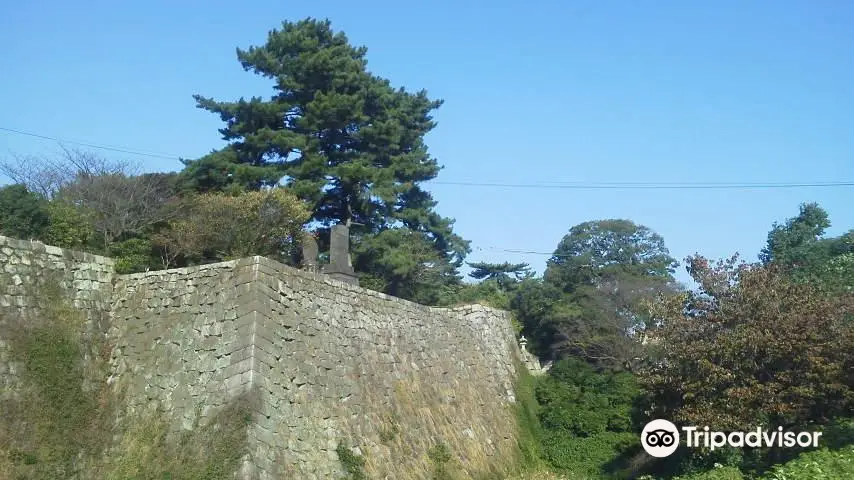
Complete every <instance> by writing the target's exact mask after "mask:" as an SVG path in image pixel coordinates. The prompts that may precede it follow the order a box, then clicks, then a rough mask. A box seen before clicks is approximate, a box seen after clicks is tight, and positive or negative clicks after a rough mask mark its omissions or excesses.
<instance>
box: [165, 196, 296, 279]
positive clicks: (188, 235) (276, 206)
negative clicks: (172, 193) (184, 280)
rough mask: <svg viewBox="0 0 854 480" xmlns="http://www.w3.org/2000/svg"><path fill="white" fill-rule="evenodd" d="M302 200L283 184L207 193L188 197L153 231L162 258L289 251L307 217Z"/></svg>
mask: <svg viewBox="0 0 854 480" xmlns="http://www.w3.org/2000/svg"><path fill="white" fill-rule="evenodd" d="M308 215H309V212H308V209H307V208H306V207H305V205H304V204H303V202H301V201H300V200H299V199H297V198H296V197H295V196H294V195H293V194H291V193H290V192H288V191H286V190H284V189H282V188H273V189H268V190H264V191H254V192H246V193H243V194H240V195H237V196H233V195H227V194H218V193H207V194H202V195H198V196H195V197H192V198H190V200H189V201H188V202H186V205H185V207H184V209H183V211H182V218H181V219H180V220H173V221H171V222H170V223H169V226H168V228H165V229H163V230H161V231H160V232H158V233H157V234H156V235H155V236H154V241H155V243H156V244H157V245H158V246H159V247H160V248H161V249H162V251H163V253H162V255H163V258H164V263H165V264H167V265H169V264H174V263H175V262H176V260H178V259H183V260H184V261H187V260H190V261H204V260H215V261H216V260H224V259H233V258H241V257H247V256H250V255H268V256H271V257H273V258H277V259H280V260H286V259H287V258H289V257H290V253H291V250H292V248H293V247H294V245H295V242H296V239H297V236H298V234H299V233H300V232H301V231H302V226H303V224H304V223H305V222H306V220H307V219H308Z"/></svg>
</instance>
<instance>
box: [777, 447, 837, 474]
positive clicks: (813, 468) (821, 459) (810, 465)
mask: <svg viewBox="0 0 854 480" xmlns="http://www.w3.org/2000/svg"><path fill="white" fill-rule="evenodd" d="M763 478H764V479H766V480H800V479H810V480H831V479H833V480H836V479H841V478H854V446H850V445H849V446H848V447H845V448H843V449H841V450H835V451H833V450H828V449H826V448H822V449H820V450H813V451H811V452H807V453H803V454H801V455H800V456H799V457H798V458H796V459H794V460H792V461H790V462H787V463H785V464H783V465H775V466H774V467H772V468H771V471H770V472H769V473H768V474H766V475H765V476H764V477H763Z"/></svg>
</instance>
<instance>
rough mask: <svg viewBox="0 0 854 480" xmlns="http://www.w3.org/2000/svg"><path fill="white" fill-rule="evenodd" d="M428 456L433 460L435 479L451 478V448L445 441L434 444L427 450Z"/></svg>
mask: <svg viewBox="0 0 854 480" xmlns="http://www.w3.org/2000/svg"><path fill="white" fill-rule="evenodd" d="M427 457H428V458H429V459H430V461H431V462H433V479H434V480H451V474H450V472H449V471H448V462H450V461H451V450H450V449H449V448H448V446H447V445H445V444H444V443H439V444H436V445H433V446H432V447H430V450H428V451H427Z"/></svg>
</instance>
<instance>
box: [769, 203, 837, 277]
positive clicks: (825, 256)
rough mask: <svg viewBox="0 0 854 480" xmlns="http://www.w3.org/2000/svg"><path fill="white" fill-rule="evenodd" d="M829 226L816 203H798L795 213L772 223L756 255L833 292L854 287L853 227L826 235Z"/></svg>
mask: <svg viewBox="0 0 854 480" xmlns="http://www.w3.org/2000/svg"><path fill="white" fill-rule="evenodd" d="M829 226H830V220H829V219H828V215H827V212H826V211H825V210H824V209H822V208H821V207H820V206H818V204H815V203H808V204H803V205H801V207H800V213H799V214H798V216H797V217H794V218H790V219H789V220H787V221H786V222H785V223H784V224H776V223H775V224H774V226H773V227H772V229H771V231H770V232H769V233H768V242H767V244H766V246H765V248H764V249H763V250H762V253H761V254H760V256H759V258H760V260H761V261H762V263H763V264H765V265H771V264H773V265H775V266H776V267H778V268H780V269H781V270H782V271H784V272H786V273H787V274H788V275H790V276H791V277H792V278H793V279H794V280H796V281H801V282H811V283H814V284H816V285H819V286H821V287H823V288H827V289H829V290H830V291H834V292H846V291H847V292H850V291H852V290H854V268H852V267H854V265H852V264H851V260H850V258H851V257H850V256H851V255H852V254H854V230H852V231H849V232H848V233H846V234H844V235H841V236H839V237H831V238H825V237H823V236H824V233H825V230H826V229H827V228H828V227H829Z"/></svg>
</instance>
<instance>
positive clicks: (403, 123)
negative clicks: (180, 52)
mask: <svg viewBox="0 0 854 480" xmlns="http://www.w3.org/2000/svg"><path fill="white" fill-rule="evenodd" d="M366 52H367V50H366V49H365V48H364V47H359V48H356V47H353V46H352V45H350V43H349V41H348V39H347V37H346V36H345V35H344V33H342V32H335V31H333V30H332V28H331V25H330V22H329V21H328V20H326V21H320V20H315V19H311V18H309V19H306V20H302V21H299V22H284V23H283V24H282V28H281V29H279V30H273V31H271V32H270V33H269V35H268V37H267V42H266V44H264V45H262V46H259V47H250V48H249V49H248V50H241V49H238V50H237V57H238V59H239V60H240V63H241V64H242V65H243V68H244V70H246V71H252V72H254V73H256V74H258V75H261V76H263V77H266V78H269V79H271V80H272V81H273V82H274V89H275V93H274V95H272V97H270V98H269V99H267V100H265V99H263V98H261V97H252V98H251V99H249V100H246V99H244V98H240V99H239V100H238V101H236V102H220V101H215V100H214V99H211V98H207V97H203V96H201V95H196V96H195V97H194V98H195V99H196V101H197V102H198V106H199V107H200V108H203V109H205V110H208V111H210V112H213V113H216V114H218V115H219V116H220V117H221V118H222V120H223V121H224V122H226V125H225V127H224V128H222V129H220V132H221V133H222V135H223V139H225V140H226V141H228V142H229V144H228V145H227V146H226V147H225V148H223V149H221V150H219V151H214V152H212V153H210V154H209V155H207V156H205V157H202V158H200V159H197V160H192V161H185V165H186V167H185V169H184V172H183V177H184V178H185V180H186V182H187V184H188V185H189V186H191V187H192V188H193V189H195V190H197V191H202V192H204V191H211V190H226V189H232V188H240V189H258V188H261V187H264V186H271V185H278V184H281V185H284V186H285V188H289V189H291V190H292V191H293V192H294V193H296V194H297V195H298V196H299V197H300V198H302V199H304V200H306V201H307V202H309V204H310V206H311V207H312V220H313V221H314V222H316V223H317V224H319V225H321V226H322V228H323V227H329V226H331V225H334V224H336V223H343V224H345V225H353V226H354V230H353V233H354V235H355V236H356V237H357V238H363V239H365V241H371V243H376V242H382V241H383V238H384V237H382V236H381V237H377V238H374V236H376V235H378V234H380V233H381V232H383V231H385V230H388V229H392V228H405V229H407V230H411V231H413V232H415V233H417V234H419V235H421V236H422V237H424V238H425V239H426V240H427V241H429V242H430V243H431V244H432V245H433V246H434V248H435V249H436V251H437V253H439V254H440V258H442V260H443V262H444V263H446V264H447V265H450V266H453V267H454V268H452V269H451V271H453V275H451V276H450V277H448V281H456V280H454V279H457V278H458V277H457V273H456V267H458V266H460V265H461V263H462V260H463V258H464V256H465V255H466V254H467V253H468V251H469V246H468V242H467V241H465V240H463V239H462V238H460V237H459V236H458V235H456V234H454V233H453V230H452V225H453V220H450V219H447V218H444V217H442V216H440V215H439V214H437V213H436V212H435V211H434V208H435V206H436V201H435V200H433V198H432V196H431V195H430V194H429V192H426V191H425V190H423V189H422V188H421V187H420V185H419V184H420V183H422V182H424V181H427V180H430V179H433V178H435V177H436V176H437V175H438V173H439V170H440V169H441V167H440V166H439V164H438V163H437V161H436V159H435V158H433V157H431V156H430V154H429V153H428V151H427V146H426V145H425V143H424V136H425V135H426V134H427V133H428V132H429V131H430V130H432V129H433V128H434V127H435V126H436V123H435V122H434V121H433V118H432V116H431V113H432V111H433V110H435V109H437V108H438V107H439V106H440V105H441V104H442V102H441V101H440V100H431V99H430V98H428V96H427V93H426V92H425V91H419V92H415V93H412V92H408V91H406V90H405V89H404V88H399V89H396V88H393V87H392V86H391V84H390V82H389V81H388V80H385V79H383V78H380V77H378V76H375V75H373V74H371V73H370V72H369V71H368V70H367V60H366V59H365V54H366ZM372 238H373V240H371V239H372ZM358 252H359V249H356V255H358V254H359V253H358ZM356 260H357V262H355V263H362V264H364V263H371V262H364V261H363V262H359V261H358V259H356ZM434 267H437V268H438V270H441V271H447V268H444V267H442V266H436V265H433V262H430V263H429V264H427V265H418V266H417V268H419V269H423V268H434ZM405 268H407V267H406V266H405V265H400V266H399V268H397V269H395V268H392V269H391V270H392V271H394V270H398V271H399V270H400V269H405ZM374 273H376V272H374ZM404 276H405V275H404Z"/></svg>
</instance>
